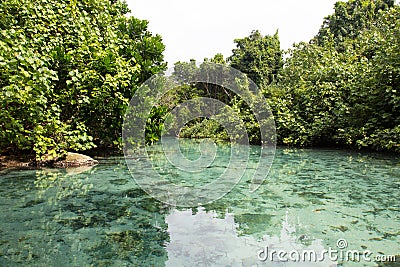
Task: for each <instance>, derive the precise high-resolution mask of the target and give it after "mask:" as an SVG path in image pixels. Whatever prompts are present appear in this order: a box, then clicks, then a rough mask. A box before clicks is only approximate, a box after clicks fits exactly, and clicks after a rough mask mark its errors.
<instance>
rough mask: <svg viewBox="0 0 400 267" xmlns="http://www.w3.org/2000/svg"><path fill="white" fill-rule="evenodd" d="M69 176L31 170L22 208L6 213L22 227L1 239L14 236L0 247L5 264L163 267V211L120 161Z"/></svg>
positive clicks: (58, 171) (62, 172)
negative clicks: (150, 266) (19, 221)
mask: <svg viewBox="0 0 400 267" xmlns="http://www.w3.org/2000/svg"><path fill="white" fill-rule="evenodd" d="M71 171H72V170H69V172H67V171H65V170H61V171H60V170H39V171H31V175H32V174H33V175H35V180H34V187H30V188H27V187H26V188H25V191H26V192H25V193H24V194H25V196H24V199H23V200H21V202H23V204H21V206H22V207H23V209H22V210H18V211H17V212H15V211H10V214H11V212H12V214H13V216H12V218H11V219H10V220H11V221H13V220H15V221H17V220H22V221H24V222H26V223H24V224H20V225H19V226H17V224H16V222H12V223H13V224H14V228H13V229H11V223H10V229H9V231H8V232H10V234H8V236H7V237H4V239H12V236H11V235H16V232H18V233H17V235H18V239H19V240H15V242H13V244H11V242H12V241H10V243H9V244H6V246H3V245H2V244H0V246H1V247H3V248H5V251H6V255H4V256H5V257H4V259H5V262H4V263H5V264H6V265H7V264H8V265H10V264H11V265H12V264H16V263H18V262H24V263H26V264H30V265H35V264H39V265H42V264H45V265H52V266H59V265H73V266H87V265H95V266H98V265H114V264H117V265H135V266H136V265H137V266H140V265H147V264H148V263H151V264H152V265H156V266H158V265H163V263H164V262H165V260H166V252H165V248H164V244H165V243H166V242H167V241H168V240H169V236H168V233H167V232H166V228H167V227H166V224H165V219H164V218H165V215H164V214H165V213H166V212H167V211H166V208H165V207H163V206H162V204H160V203H159V202H156V201H155V200H153V199H152V198H151V197H149V196H147V194H145V193H144V192H143V191H142V190H140V189H138V187H137V186H136V184H135V183H134V182H133V181H132V180H131V178H130V176H129V174H128V173H127V172H126V167H125V166H124V164H123V161H117V162H107V161H104V164H101V165H99V166H96V167H94V168H93V169H91V170H86V171H85V172H81V173H73V174H71ZM5 215H6V216H7V214H5ZM10 217H11V216H10ZM17 228H18V230H17ZM2 240H3V238H2ZM7 245H8V246H7ZM7 247H12V250H7ZM0 263H2V262H1V261H0ZM0 265H1V264H0Z"/></svg>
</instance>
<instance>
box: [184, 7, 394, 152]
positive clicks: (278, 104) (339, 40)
mask: <svg viewBox="0 0 400 267" xmlns="http://www.w3.org/2000/svg"><path fill="white" fill-rule="evenodd" d="M399 23H400V11H399V6H398V5H394V3H393V1H386V0H385V1H383V0H382V1H375V0H350V1H348V2H337V3H336V5H335V13H334V14H332V15H330V16H328V17H327V18H326V19H325V21H324V23H323V25H322V27H321V29H320V31H319V33H318V34H317V35H316V37H315V38H314V39H312V40H311V41H310V42H309V43H300V44H297V45H295V46H294V47H293V48H292V49H290V50H289V51H288V52H287V56H286V60H285V65H284V66H283V64H282V53H283V52H282V51H281V50H280V47H279V37H278V35H277V34H275V35H274V36H268V35H267V36H265V37H263V36H262V35H261V34H260V33H259V32H258V31H253V32H252V33H251V34H250V36H248V37H245V38H242V39H236V40H235V43H236V44H237V48H236V49H234V50H233V51H232V56H230V57H229V58H228V63H229V64H230V65H231V66H232V67H234V68H237V69H239V70H241V71H242V72H244V73H246V74H248V76H249V77H250V78H251V79H253V80H254V81H255V82H256V83H257V84H258V85H259V86H260V87H261V88H262V90H263V92H264V94H265V96H266V98H267V100H268V103H269V105H270V106H271V108H272V109H273V113H274V116H275V122H276V129H277V137H278V143H280V144H285V145H295V146H312V145H314V146H341V147H351V148H364V147H366V148H372V149H376V150H386V151H400V109H399V96H400V93H399V90H400V88H399V87H400V84H399V79H400V58H399V55H400V44H399V40H400V38H399V36H400V25H399ZM181 66H182V65H181ZM178 67H179V66H178ZM193 68H195V65H192V70H193ZM178 69H179V68H178ZM272 81H275V82H272ZM235 101H236V99H235V98H233V101H231V102H230V104H231V105H232V106H234V107H236V108H239V111H240V113H241V114H242V115H244V114H248V111H249V110H248V108H246V107H244V106H241V102H240V100H239V101H236V102H235ZM245 121H246V122H247V123H249V124H250V125H255V126H257V122H256V121H255V120H254V119H249V118H248V119H247V120H246V119H245ZM214 124H215V123H213V122H208V121H202V122H200V123H199V124H195V125H191V127H189V128H188V129H185V130H184V132H183V133H184V134H186V136H188V137H190V136H195V137H199V136H200V137H202V136H213V135H214V136H221V128H220V127H217V126H216V125H214ZM248 130H249V129H248ZM213 131H214V133H213ZM205 133H206V134H205ZM254 133H255V130H254V129H252V130H251V136H257V135H256V134H254ZM222 136H223V135H222ZM252 140H253V141H254V142H255V143H257V140H258V139H257V138H253V139H252Z"/></svg>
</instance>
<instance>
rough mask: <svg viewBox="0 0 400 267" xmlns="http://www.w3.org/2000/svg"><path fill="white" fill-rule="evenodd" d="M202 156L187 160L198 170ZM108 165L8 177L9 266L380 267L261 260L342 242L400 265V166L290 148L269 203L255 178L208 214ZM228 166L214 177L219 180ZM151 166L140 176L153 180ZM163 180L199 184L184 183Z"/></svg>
mask: <svg viewBox="0 0 400 267" xmlns="http://www.w3.org/2000/svg"><path fill="white" fill-rule="evenodd" d="M196 145H197V144H196V143H195V142H194V143H193V147H194V148H193V149H187V147H186V150H184V151H182V153H183V154H185V155H186V156H187V157H188V158H190V159H196V158H197V156H196V153H198V151H197V150H196V149H195V147H196ZM251 149H252V152H253V154H257V153H258V152H257V151H259V150H258V148H257V147H251ZM222 150H223V149H222ZM196 151H197V152H196ZM217 151H218V149H217ZM220 157H223V154H222V156H221V155H220ZM251 160H252V159H251V158H250V162H249V165H250V166H251V164H252V162H251ZM99 161H100V164H99V165H97V166H95V167H93V168H81V169H67V170H55V169H44V170H3V171H1V172H0V207H1V208H0V211H1V217H0V226H1V227H0V265H1V266H18V265H21V266H26V265H29V266H264V265H265V266H335V265H336V264H339V265H340V266H376V265H377V264H376V263H374V262H363V261H361V262H348V261H341V260H338V261H332V260H330V259H326V260H325V261H323V262H308V263H294V262H291V261H289V262H277V261H274V262H270V261H266V262H262V261H260V260H259V259H258V253H259V251H260V250H261V249H265V247H268V248H269V249H277V250H278V249H282V250H286V251H290V250H296V251H302V250H304V249H312V250H315V251H319V252H321V251H323V250H324V249H328V248H333V249H337V244H336V243H337V240H338V239H345V240H346V241H347V243H348V247H347V249H352V250H360V251H363V250H370V251H372V252H373V253H374V254H373V255H374V256H375V255H392V254H393V255H395V254H397V255H398V254H400V245H399V244H400V206H399V199H400V191H399V188H400V162H399V158H398V157H396V156H390V155H380V154H362V153H356V152H349V151H340V150H326V149H318V150H317V149H314V150H313V149H304V150H302V149H285V148H278V149H277V151H276V157H275V161H274V163H273V165H272V168H271V171H270V174H269V176H268V178H267V179H266V180H265V181H264V182H263V184H262V185H261V186H260V187H259V188H258V190H257V191H255V192H251V191H250V190H249V180H248V179H247V178H246V176H245V177H244V178H243V179H242V180H241V181H240V182H239V183H238V184H237V185H236V186H235V187H234V189H233V190H232V191H231V192H230V193H228V194H227V195H225V196H224V197H223V198H221V199H219V200H217V201H216V202H214V203H212V204H208V205H203V206H201V207H196V208H174V207H172V206H170V205H167V204H163V203H161V202H159V201H157V200H155V199H153V198H152V197H150V196H148V195H147V194H146V193H144V192H143V190H141V189H140V188H139V187H138V186H137V185H136V183H135V180H134V179H133V178H132V176H131V174H130V173H129V171H128V169H127V167H126V164H125V161H124V159H123V158H121V157H109V158H100V159H99ZM138 162H139V161H138ZM221 162H223V159H220V161H216V163H215V164H214V163H213V164H211V165H210V166H208V168H207V169H206V170H207V171H208V172H209V173H208V175H206V176H207V177H210V179H211V178H212V177H215V176H216V175H218V174H219V173H220V172H221ZM138 164H139V163H138ZM139 166H140V164H139V165H138V173H137V175H143V176H145V175H146V170H145V169H144V170H143V169H140V168H139ZM155 168H157V166H155ZM158 171H164V172H165V173H166V175H167V174H168V173H173V174H174V175H175V176H173V179H175V180H174V181H175V182H177V183H178V182H182V183H187V179H186V180H185V179H182V177H180V176H179V175H180V174H179V172H176V171H172V170H161V169H158ZM265 171H266V172H267V171H268V170H265ZM193 175H194V176H193V177H192V178H191V179H192V180H194V182H192V186H196V184H197V183H200V182H201V183H204V173H203V174H202V176H201V177H197V178H196V176H195V174H193ZM196 179H198V182H197V180H196Z"/></svg>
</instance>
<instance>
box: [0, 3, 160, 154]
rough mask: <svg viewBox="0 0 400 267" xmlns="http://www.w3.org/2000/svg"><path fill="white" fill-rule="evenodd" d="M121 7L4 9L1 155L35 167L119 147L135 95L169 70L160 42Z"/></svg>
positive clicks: (1, 20) (0, 24) (68, 5)
mask: <svg viewBox="0 0 400 267" xmlns="http://www.w3.org/2000/svg"><path fill="white" fill-rule="evenodd" d="M128 11H129V10H128V8H127V5H126V4H125V3H123V2H120V1H108V0H85V1H76V0H75V1H66V0H62V1H55V0H39V1H32V0H7V1H2V2H1V3H0V14H2V15H1V17H0V35H1V37H0V88H1V91H0V94H1V99H0V128H1V130H0V150H1V151H3V152H7V151H8V152H14V153H16V152H18V151H27V152H33V154H34V155H35V156H36V158H37V160H49V159H54V158H56V157H58V156H62V155H63V154H65V153H66V151H67V150H85V149H88V148H92V147H94V146H96V145H100V146H107V147H109V146H115V145H119V144H120V142H121V140H120V135H121V134H120V132H121V127H122V119H123V114H124V112H125V110H126V106H127V103H128V101H129V99H130V98H131V96H132V95H133V93H134V91H135V89H136V87H137V86H138V85H139V84H140V83H141V82H143V81H144V80H146V79H147V78H149V77H150V76H151V75H152V74H154V73H156V72H158V71H160V70H163V69H165V64H164V63H163V56H162V52H163V50H164V45H163V44H162V42H161V37H160V36H158V35H152V34H151V33H150V32H149V31H148V30H147V24H148V23H147V21H142V20H139V19H136V18H134V17H127V16H126V14H127V12H128Z"/></svg>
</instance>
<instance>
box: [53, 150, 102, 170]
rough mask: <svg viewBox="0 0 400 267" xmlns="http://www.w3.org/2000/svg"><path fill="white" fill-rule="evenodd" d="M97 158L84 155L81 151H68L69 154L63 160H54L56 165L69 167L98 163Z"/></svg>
mask: <svg viewBox="0 0 400 267" xmlns="http://www.w3.org/2000/svg"><path fill="white" fill-rule="evenodd" d="M98 163H99V162H98V161H97V160H94V159H92V158H91V157H89V156H86V155H82V154H79V153H72V152H68V154H67V156H66V157H65V158H63V159H61V160H58V161H56V162H54V164H53V165H54V167H58V168H68V167H82V166H93V165H96V164H98Z"/></svg>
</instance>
